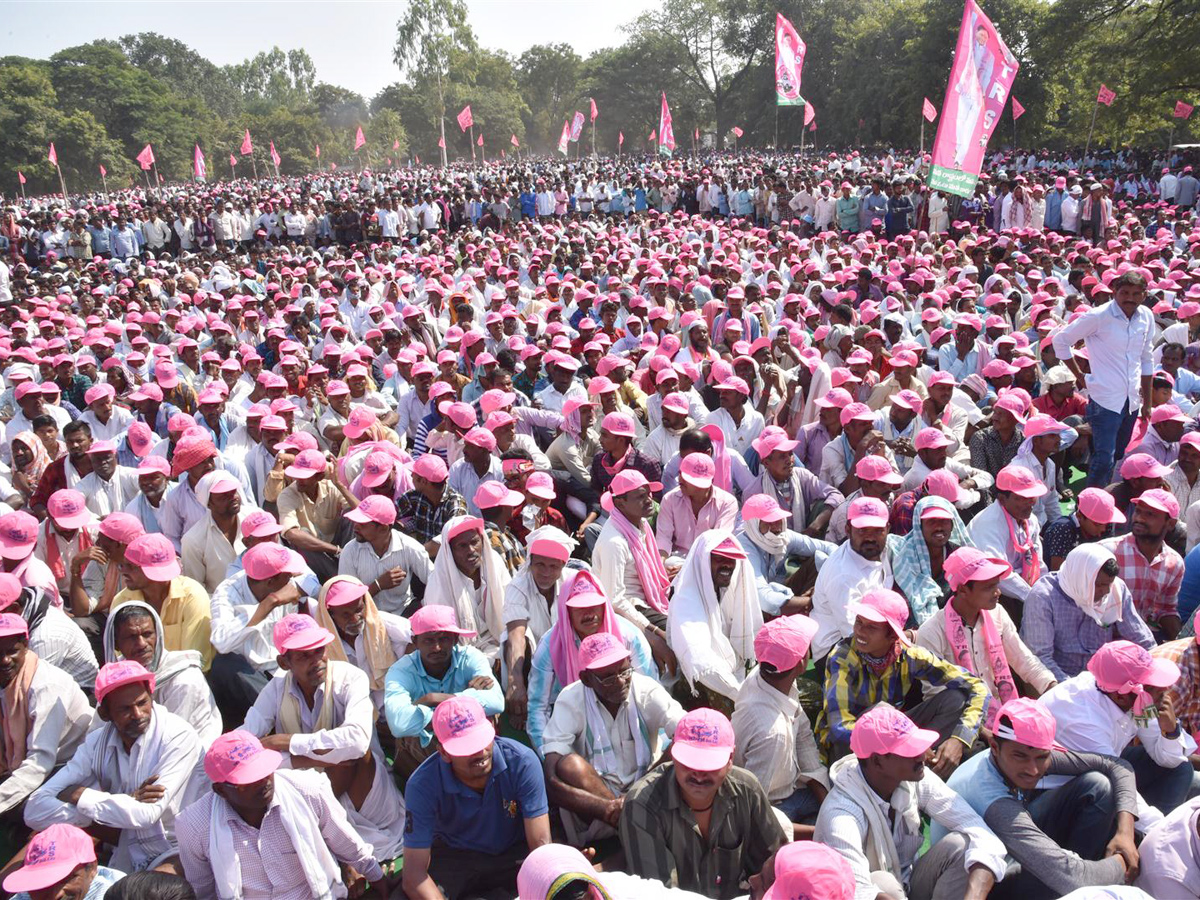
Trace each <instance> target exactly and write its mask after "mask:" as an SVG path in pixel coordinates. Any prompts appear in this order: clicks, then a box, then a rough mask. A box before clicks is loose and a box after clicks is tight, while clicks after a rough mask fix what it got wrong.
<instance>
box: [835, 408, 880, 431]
mask: <svg viewBox="0 0 1200 900" xmlns="http://www.w3.org/2000/svg"><path fill="white" fill-rule="evenodd" d="M838 421H840V422H841V423H842V427H843V428H844V427H845V426H847V425H849V424H850V423H851V422H874V421H875V413H873V412H871V407H869V406H867V404H865V403H849V404H847V405H846V406H844V407H843V408H842V412H841V415H840V416H838Z"/></svg>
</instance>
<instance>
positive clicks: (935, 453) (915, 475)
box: [901, 428, 993, 514]
mask: <svg viewBox="0 0 1200 900" xmlns="http://www.w3.org/2000/svg"><path fill="white" fill-rule="evenodd" d="M952 443H953V438H951V437H950V436H949V435H947V434H946V432H944V431H942V430H941V429H940V428H922V429H921V430H920V431H919V432H917V438H916V440H915V441H914V442H913V447H914V448H915V449H916V451H917V458H916V461H915V462H913V464H912V468H911V469H909V470H908V474H907V475H905V476H904V483H903V485H901V490H903V491H913V490H916V489H917V488H918V487H920V486H921V485H922V484H924V483H925V479H926V478H928V477H929V473H930V472H937V471H939V470H941V469H945V470H946V471H947V472H953V473H954V475H955V476H956V477H957V478H958V500H956V501H955V503H954V505H955V506H957V507H958V508H959V509H960V510H962V511H963V513H964V514H966V511H967V510H970V509H972V508H974V507H975V506H977V505H978V504H979V502H980V501H981V500H983V499H984V498H985V497H986V496H987V493H988V489H989V488H991V486H992V483H993V482H992V476H991V475H990V474H988V473H987V472H985V471H984V470H983V469H976V468H972V467H971V466H969V465H967V464H966V463H964V462H961V461H960V460H958V459H955V458H953V457H951V456H949V455H948V454H947V448H948V447H949V446H950V445H951V444H952Z"/></svg>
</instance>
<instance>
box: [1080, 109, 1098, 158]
mask: <svg viewBox="0 0 1200 900" xmlns="http://www.w3.org/2000/svg"><path fill="white" fill-rule="evenodd" d="M1099 111H1100V101H1099V100H1097V101H1096V103H1095V105H1093V106H1092V124H1091V125H1090V126H1089V127H1088V137H1087V146H1085V147H1084V148H1083V158H1084V159H1087V155H1088V151H1089V150H1091V149H1092V132H1093V131H1094V130H1095V128H1096V113H1097V112H1099Z"/></svg>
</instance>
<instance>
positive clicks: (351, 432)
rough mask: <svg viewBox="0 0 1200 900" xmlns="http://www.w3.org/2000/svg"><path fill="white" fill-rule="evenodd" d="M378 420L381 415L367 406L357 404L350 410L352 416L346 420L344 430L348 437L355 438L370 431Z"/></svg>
mask: <svg viewBox="0 0 1200 900" xmlns="http://www.w3.org/2000/svg"><path fill="white" fill-rule="evenodd" d="M378 421H379V416H378V415H376V414H375V411H374V410H372V409H368V408H367V407H365V406H356V407H354V409H352V410H350V417H349V418H348V419H347V420H346V425H345V427H344V428H343V429H342V430H343V431H344V432H345V434H346V437H348V438H350V439H351V440H354V439H355V438H360V437H362V436H363V435H364V434H366V433H367V432H368V431H370V430H371V426H372V425H374V424H375V423H376V422H378Z"/></svg>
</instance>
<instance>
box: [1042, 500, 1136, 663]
mask: <svg viewBox="0 0 1200 900" xmlns="http://www.w3.org/2000/svg"><path fill="white" fill-rule="evenodd" d="M1088 490H1091V488H1089V489H1088ZM1120 572H1121V570H1120V568H1119V567H1118V566H1117V560H1116V558H1115V557H1114V556H1113V554H1112V551H1111V550H1109V549H1108V548H1106V547H1104V546H1103V545H1102V544H1098V543H1094V544H1080V545H1079V546H1078V547H1076V548H1074V549H1073V550H1071V551H1070V552H1069V553H1068V554H1067V556H1066V559H1065V560H1064V561H1063V564H1062V568H1061V569H1059V570H1058V571H1057V572H1050V573H1048V574H1046V575H1043V576H1042V577H1041V578H1040V579H1038V581H1037V583H1036V584H1034V586H1033V590H1031V591H1030V592H1029V596H1027V597H1026V598H1025V615H1024V617H1023V618H1022V620H1021V639H1022V640H1023V641H1024V642H1025V644H1026V646H1028V647H1029V649H1030V650H1031V651H1032V652H1033V653H1034V654H1035V655H1036V656H1037V658H1038V659H1040V660H1041V661H1042V662H1043V663H1044V664H1045V666H1046V668H1047V669H1049V670H1050V671H1051V672H1052V673H1053V674H1054V678H1055V680H1056V681H1058V682H1063V681H1066V680H1067V679H1068V678H1071V677H1073V676H1075V675H1078V674H1079V673H1080V672H1082V671H1083V670H1084V669H1085V668H1086V666H1087V664H1088V662H1089V661H1090V660H1091V658H1092V657H1093V656H1095V655H1096V651H1097V650H1099V649H1100V648H1101V647H1103V646H1104V645H1105V644H1107V643H1108V642H1109V641H1115V640H1118V639H1120V640H1125V641H1133V643H1135V644H1138V645H1140V646H1142V647H1145V648H1146V649H1147V650H1151V649H1153V647H1154V635H1153V634H1151V633H1150V628H1149V626H1148V625H1146V623H1145V622H1143V621H1142V617H1141V616H1139V615H1138V612H1137V610H1136V609H1134V607H1133V596H1132V595H1131V594H1130V593H1129V588H1128V587H1126V586H1125V582H1123V581H1122V580H1121V579H1120V578H1119V577H1118V576H1119V575H1120Z"/></svg>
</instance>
